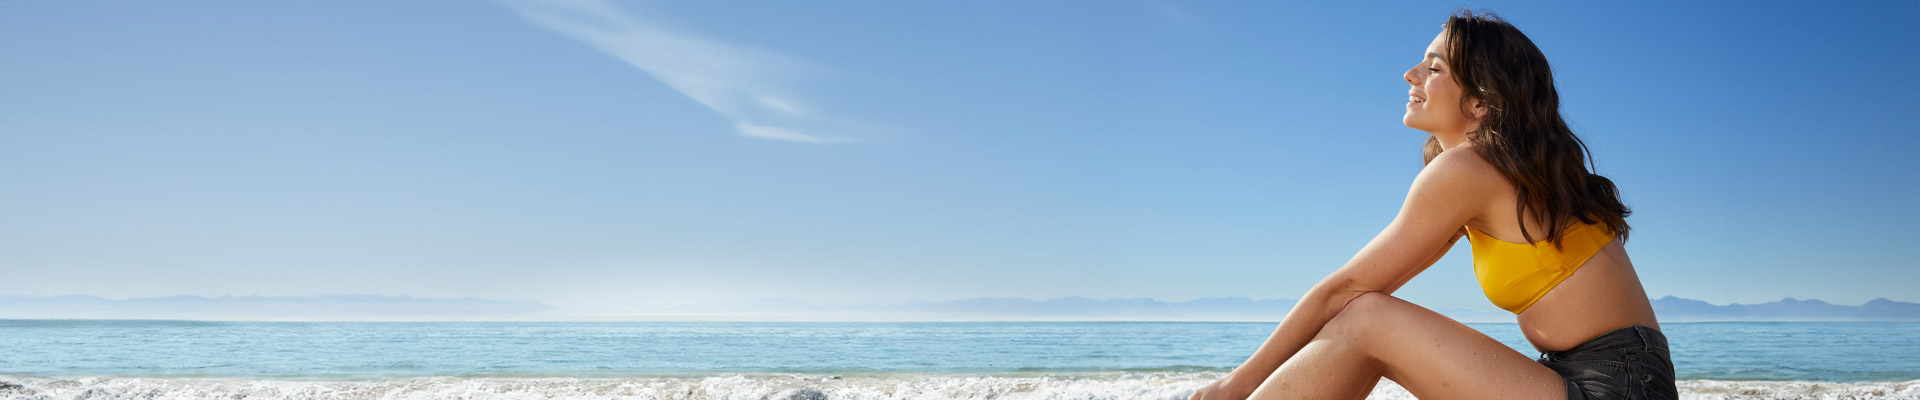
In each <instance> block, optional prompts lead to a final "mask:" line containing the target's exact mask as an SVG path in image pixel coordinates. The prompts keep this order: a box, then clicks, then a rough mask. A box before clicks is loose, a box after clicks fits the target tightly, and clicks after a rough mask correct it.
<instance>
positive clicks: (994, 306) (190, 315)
mask: <svg viewBox="0 0 1920 400" xmlns="http://www.w3.org/2000/svg"><path fill="white" fill-rule="evenodd" d="M1293 304H1294V300H1291V299H1261V300H1256V299H1250V298H1246V297H1208V298H1200V299H1195V300H1190V301H1173V302H1169V301H1160V300H1154V299H1149V298H1123V299H1108V300H1095V299H1090V298H1085V297H1061V298H1055V299H1048V300H1033V299H1027V298H1015V297H1004V298H974V299H965V300H950V301H913V302H906V303H887V304H864V305H820V304H813V303H809V302H807V301H804V300H798V299H761V300H755V301H751V302H745V303H737V304H729V305H710V306H676V307H665V308H659V309H654V310H650V311H645V312H629V313H593V314H587V313H574V312H569V311H567V310H561V309H556V308H555V307H552V306H549V305H546V304H542V303H538V302H530V301H508V300H490V299H478V298H460V299H446V298H417V297H412V296H364V295H341V296H220V297H201V296H170V297H146V298H129V299H103V298H100V297H95V296H86V295H68V296H6V295H0V319H193V320H320V321H332V320H363V321H383V320H402V321H408V320H882V321H897V320H975V321H978V320H1038V321H1265V322H1271V321H1278V320H1280V319H1281V318H1282V317H1284V316H1286V314H1287V311H1288V310H1291V309H1292V308H1293ZM1653 308H1654V311H1655V313H1657V314H1658V315H1659V316H1660V319H1661V320H1662V321H1669V322H1701V321H1920V303H1907V302H1899V301H1893V300H1888V299H1884V298H1881V299H1874V300H1873V301H1869V302H1867V303H1866V304H1863V305H1858V306H1844V305H1836V304H1832V303H1827V302H1825V301H1820V300H1797V299H1792V298H1788V299H1784V300H1780V301H1774V302H1767V303H1760V304H1728V305H1713V304H1710V303H1707V302H1705V301H1700V300H1693V299H1684V298H1679V297H1673V296H1667V297H1662V298H1659V299H1656V300H1653ZM1435 311H1438V312H1440V313H1441V314H1445V315H1447V316H1449V317H1452V318H1454V319H1457V320H1460V321H1462V322H1513V321H1514V319H1513V314H1510V313H1506V312H1504V311H1498V310H1491V311H1489V310H1470V309H1439V310H1435Z"/></svg>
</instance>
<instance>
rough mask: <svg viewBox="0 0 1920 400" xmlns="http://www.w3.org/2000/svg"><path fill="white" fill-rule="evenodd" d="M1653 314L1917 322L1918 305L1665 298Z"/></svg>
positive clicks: (1718, 318)
mask: <svg viewBox="0 0 1920 400" xmlns="http://www.w3.org/2000/svg"><path fill="white" fill-rule="evenodd" d="M1653 312H1654V313H1655V314H1658V315H1660V319H1661V320H1665V321H1920V303H1907V302H1899V301H1893V300H1887V299H1886V298H1878V299H1873V300H1872V301H1868V302H1867V303H1866V304H1862V305H1857V306H1843V305H1838V304H1833V303H1828V302H1825V301H1820V300H1815V299H1808V300H1799V299H1794V298H1791V297H1789V298H1786V299H1782V300H1780V301H1773V302H1767V303H1760V304H1728V305H1724V306H1716V305H1713V304H1708V303H1707V302H1704V301H1700V300H1693V299H1683V298H1679V297H1673V296H1667V297H1661V298H1660V299H1658V300H1654V301H1653Z"/></svg>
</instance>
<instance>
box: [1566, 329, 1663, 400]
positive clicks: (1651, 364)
mask: <svg viewBox="0 0 1920 400" xmlns="http://www.w3.org/2000/svg"><path fill="white" fill-rule="evenodd" d="M1540 364H1542V365H1546V366H1547V368H1552V369H1553V371H1554V372H1559V373H1560V377H1561V378H1565V379H1566V381H1567V398H1568V399H1571V400H1602V399H1676V398H1679V397H1680V390H1679V389H1678V388H1676V387H1674V381H1673V356H1671V355H1669V354H1668V353H1667V335H1663V334H1660V331H1657V330H1654V329H1653V328H1648V327H1645V326H1640V325H1634V326H1629V327H1625V328H1620V329H1616V330H1614V331H1613V332H1607V333H1605V334H1602V335H1600V336H1595V337H1594V338H1593V339H1588V340H1587V342H1586V343H1581V344H1580V345H1579V346H1574V347H1573V348H1571V349H1567V350H1566V351H1550V352H1546V353H1542V354H1541V355H1540Z"/></svg>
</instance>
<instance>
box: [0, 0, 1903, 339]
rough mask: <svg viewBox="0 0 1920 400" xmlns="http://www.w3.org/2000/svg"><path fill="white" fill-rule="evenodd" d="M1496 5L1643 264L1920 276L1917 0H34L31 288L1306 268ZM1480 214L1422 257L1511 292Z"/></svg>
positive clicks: (738, 293)
mask: <svg viewBox="0 0 1920 400" xmlns="http://www.w3.org/2000/svg"><path fill="white" fill-rule="evenodd" d="M1463 5H1465V6H1472V7H1476V8H1491V9H1493V10H1495V11H1497V12H1499V13H1500V14H1501V15H1503V16H1504V17H1506V18H1507V19H1509V20H1511V21H1513V22H1514V23H1515V24H1516V25H1518V26H1519V27H1520V28H1521V29H1522V30H1524V31H1526V32H1527V33H1528V35H1530V36H1531V37H1532V39H1533V40H1534V41H1535V43H1537V44H1538V45H1539V46H1540V47H1541V48H1542V49H1543V51H1544V52H1545V53H1546V54H1547V57H1548V59H1549V60H1550V62H1552V63H1553V66H1554V69H1555V73H1556V78H1557V79H1558V87H1559V90H1560V92H1561V96H1562V98H1563V99H1564V101H1565V103H1564V104H1563V111H1564V112H1565V114H1566V116H1567V117H1568V119H1569V120H1570V121H1571V123H1572V125H1573V127H1574V129H1575V130H1576V132H1577V133H1578V134H1580V135H1581V137H1582V138H1583V139H1584V140H1586V142H1587V144H1588V145H1589V146H1590V147H1591V149H1592V150H1593V156H1594V158H1595V161H1596V163H1597V165H1598V172H1599V173H1601V174H1603V175H1606V176H1608V177H1610V178H1612V179H1613V180H1614V181H1615V182H1616V183H1618V184H1619V186H1620V189H1621V190H1622V191H1623V193H1624V197H1625V200H1626V202H1627V204H1628V205H1629V206H1630V207H1632V208H1633V209H1634V210H1635V213H1634V215H1633V216H1632V217H1631V219H1630V221H1631V222H1632V223H1633V224H1634V227H1635V229H1634V232H1633V237H1632V240H1631V241H1629V242H1628V246H1627V249H1628V252H1629V254H1630V255H1631V257H1632V258H1633V261H1634V263H1635V265H1636V266H1637V267H1638V269H1639V273H1640V276H1641V277H1642V279H1643V280H1644V282H1645V284H1646V287H1647V290H1648V294H1649V295H1652V296H1654V297H1659V296H1665V295H1675V296H1681V297H1689V298H1697V299H1705V300H1708V301H1712V302H1715V303H1727V302H1747V303H1751V302H1762V301H1770V300H1777V299H1779V298H1782V297H1799V298H1808V297H1812V298H1821V299H1826V300H1829V301H1833V302H1836V303H1841V304H1859V303H1861V302H1864V301H1866V300H1868V299H1872V298H1875V297H1889V298H1892V299H1895V300H1903V301H1920V297H1916V296H1917V295H1916V294H1915V293H1916V292H1915V291H1913V290H1912V289H1911V288H1912V287H1914V286H1916V283H1920V268H1915V267H1916V261H1915V260H1920V250H1916V249H1920V246H1915V245H1913V243H1914V242H1915V241H1916V240H1920V236H1917V235H1916V233H1915V230H1914V229H1913V227H1914V226H1916V225H1920V217H1916V216H1914V213H1912V212H1910V210H1911V207H1912V205H1914V204H1920V164H1916V163H1914V162H1912V161H1913V160H1914V159H1915V154H1920V135H1916V134H1920V129H1915V128H1914V127H1913V125H1912V121H1911V119H1912V117H1911V116H1913V115H1916V113H1914V112H1913V111H1911V109H1912V108H1913V106H1912V104H1914V102H1913V101H1912V100H1911V98H1912V97H1913V96H1914V95H1915V94H1916V93H1920V73H1915V72H1914V67H1916V66H1920V4H1917V3H1915V2H1912V1H1870V2H1841V3H1809V2H1762V3H1738V4H1735V3H1718V4H1709V3H1694V4H1670V3H1665V2H1645V3H1609V4H1591V5H1587V4H1582V5H1548V4H1535V3H1520V2H1514V3H1508V2H1473V3H1462V4H1442V3H1432V2H1399V3H1389V2H1316V3H1280V2H1261V3H1256V4H1230V3H1225V2H1193V3H1182V2H1154V1H1071V2H1070V1H1060V2H1013V1H1009V2H985V3H982V2H948V3H930V2H847V1H819V2H731V1H723V2H633V3H618V4H604V3H592V2H537V1H530V2H499V3H492V2H373V1H340V2H290V3H277V2H274V3H215V2H167V3H158V2H111V3H75V2H8V3H6V4H5V5H3V6H0V54H4V55H5V56H4V58H0V59H3V60H4V61H3V62H0V187H4V188H6V189H5V191H4V193H5V195H4V196H0V273H4V274H5V275H6V277H7V279H0V294H27V295H48V294H93V295H100V296H106V297H133V296H162V295H180V294H188V295H223V294H233V295H251V294H257V295H320V294H379V295H414V296H430V297H443V296H444V297H467V296H473V297H486V298H500V299H521V300H535V301H543V302H548V303H552V304H556V305H560V306H563V307H572V308H576V309H596V310H620V309H629V308H634V307H645V306H650V305H659V304H696V303H715V302H737V301H748V300H752V299H759V298H793V299H801V300H806V301H811V302H818V303H859V302H886V301H904V300H911V299H926V300H943V299H959V298H972V297H999V296H1013V297H1029V298H1037V299H1045V298H1052V297H1060V296H1086V297H1093V298H1115V297H1151V298H1156V299H1161V300H1169V301H1178V300H1186V299H1192V298H1197V297H1220V296H1246V297H1254V298H1292V297H1296V296H1298V295H1299V293H1301V292H1303V291H1304V290H1305V289H1306V288H1307V287H1308V286H1310V285H1311V284H1312V283H1313V282H1315V281H1316V280H1318V279H1319V278H1320V277H1322V276H1324V275H1325V274H1326V273H1328V272H1330V271H1332V270H1333V269H1335V268H1337V267H1339V266H1340V265H1341V264H1342V263H1344V262H1345V261H1346V260H1347V259H1348V258H1350V257H1352V256H1353V254H1354V253H1355V252H1357V251H1358V250H1359V249H1360V248H1361V247H1362V246H1363V245H1365V244H1366V242H1367V241H1368V240H1369V239H1371V238H1372V237H1373V236H1374V235H1375V234H1376V233H1378V232H1379V230H1380V229H1382V228H1384V227H1385V225H1386V224H1387V222H1388V221H1390V220H1391V219H1392V217H1393V215H1394V214H1395V212H1396V211H1397V210H1398V207H1399V206H1400V204H1401V201H1402V200H1403V198H1404V196H1405V193H1406V189H1407V186H1408V185H1409V184H1410V183H1411V182H1412V178H1413V176H1414V175H1415V174H1416V173H1417V172H1418V171H1419V168H1420V161H1419V160H1420V158H1419V154H1420V152H1419V146H1420V144H1421V143H1422V141H1423V140H1424V137H1425V136H1424V135H1425V134H1424V133H1423V132H1419V131H1415V130H1412V129H1409V128H1406V127H1405V126H1402V125H1401V124H1400V116H1401V114H1402V113H1403V112H1404V108H1403V103H1404V102H1405V96H1404V94H1405V93H1406V90H1407V86H1406V83H1405V82H1404V81H1402V80H1401V73H1402V72H1403V71H1405V70H1406V69H1407V68H1409V67H1411V66H1412V65H1413V64H1415V63H1417V62H1418V61H1419V59H1420V55H1421V52H1422V50H1423V49H1424V48H1425V46H1426V45H1427V43H1428V42H1429V41H1430V40H1431V39H1432V38H1433V36H1434V35H1435V34H1437V33H1438V31H1439V24H1440V23H1441V22H1443V20H1444V18H1445V16H1446V15H1447V14H1448V13H1449V12H1451V11H1452V10H1454V9H1455V8H1457V7H1459V6H1463ZM1736 5H1737V6H1736ZM1467 247H1468V244H1466V243H1464V242H1463V243H1460V244H1459V245H1458V247H1456V248H1455V250H1454V252H1453V253H1452V254H1451V255H1449V257H1448V258H1447V259H1445V260H1442V261H1441V262H1440V263H1439V264H1437V265H1436V266H1435V267H1434V268H1432V269H1430V270H1428V271H1427V272H1426V273H1425V274H1423V275H1421V276H1420V277H1419V278H1417V279H1415V280H1414V281H1413V282H1412V283H1411V284H1409V285H1408V286H1407V287H1406V288H1404V289H1402V291H1401V293H1400V294H1401V295H1402V296H1403V297H1407V298H1409V299H1412V300H1414V301H1416V302H1419V303H1421V304H1426V305H1429V306H1431V307H1441V308H1479V309H1491V308H1492V307H1491V305H1490V304H1488V303H1487V302H1486V300H1485V299H1484V298H1483V297H1482V295H1481V294H1480V292H1479V290H1478V288H1477V287H1476V286H1475V284H1474V281H1473V277H1472V270H1471V268H1470V260H1469V253H1468V250H1467Z"/></svg>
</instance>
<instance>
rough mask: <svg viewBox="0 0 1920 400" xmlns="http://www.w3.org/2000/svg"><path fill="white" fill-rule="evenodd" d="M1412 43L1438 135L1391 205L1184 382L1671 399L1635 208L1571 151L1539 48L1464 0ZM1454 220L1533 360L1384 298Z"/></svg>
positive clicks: (1207, 390)
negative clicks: (1262, 327)
mask: <svg viewBox="0 0 1920 400" xmlns="http://www.w3.org/2000/svg"><path fill="white" fill-rule="evenodd" d="M1423 55H1424V57H1423V58H1422V59H1421V62H1420V65H1417V66H1415V67H1414V68H1412V69H1410V70H1408V71H1407V72H1406V74H1405V79H1406V81H1407V83H1408V84H1410V85H1412V89H1411V90H1410V91H1408V93H1407V94H1408V96H1409V100H1410V101H1408V103H1407V114H1406V116H1405V117H1404V119H1403V121H1404V122H1405V123H1406V125H1407V126H1408V127H1411V128H1414V129H1419V130H1422V131H1426V132H1428V133H1431V134H1432V135H1431V136H1430V137H1428V138H1427V143H1426V148H1425V158H1426V163H1427V164H1426V167H1424V168H1423V169H1421V171H1420V174H1419V176H1418V177H1416V178H1414V182H1413V187H1412V189H1410V190H1409V192H1408V194H1407V199H1406V202H1405V203H1404V205H1402V207H1401V209H1400V213H1399V215H1398V216H1396V217H1395V218H1394V220H1393V222H1392V223H1391V224H1388V225H1387V228H1386V230H1384V231H1382V232H1381V233H1380V234H1379V235H1378V236H1375V237H1374V238H1373V241H1371V242H1368V243H1367V245H1366V247H1364V248H1362V249H1361V250H1360V253H1359V254H1358V255H1355V256H1354V257H1353V259H1352V260H1350V261H1348V262H1347V264H1346V265H1345V266H1342V267H1340V269H1338V270H1336V271H1334V272H1333V274H1332V275H1329V276H1327V277H1326V279H1324V280H1321V281H1320V282H1319V283H1318V284H1316V285H1314V287H1313V288H1312V289H1310V290H1308V291H1307V293H1306V294H1305V295H1303V296H1301V299H1300V302H1299V303H1298V304H1297V305H1295V306H1294V308H1293V311H1291V312H1289V313H1288V314H1287V316H1286V318H1285V319H1283V320H1282V321H1281V323H1280V327H1279V328H1278V329H1276V330H1275V331H1274V332H1273V335H1272V336H1271V337H1269V338H1268V339H1267V341H1266V343H1264V344H1262V345H1261V346H1260V349H1259V350H1257V351H1256V352H1255V353H1254V354H1253V356H1252V357H1250V358H1249V359H1248V360H1247V361H1246V362H1245V363H1243V364H1241V365H1240V367H1239V368H1235V369H1234V370H1233V372H1231V373H1228V374H1227V375H1226V376H1225V377H1223V378H1221V379H1220V380H1218V381H1215V382H1213V383H1211V384H1209V385H1207V386H1205V387H1202V388H1201V389H1200V390H1199V391H1197V392H1195V393H1194V395H1193V398H1194V399H1199V400H1214V399H1233V400H1239V399H1246V398H1249V397H1251V398H1253V399H1261V400H1264V399H1282V398H1285V399H1294V398H1313V399H1354V398H1364V397H1366V395H1367V393H1368V392H1369V391H1371V390H1372V389H1373V387H1374V385H1375V384H1376V383H1377V382H1379V380H1380V378H1382V377H1385V378H1387V379H1392V380H1393V381H1394V382H1397V383H1399V384H1400V385H1401V386H1403V387H1405V388H1406V389H1407V390H1408V391H1410V392H1412V393H1413V394H1414V395H1415V396H1418V397H1420V398H1423V399H1547V398H1562V397H1564V398H1571V399H1615V398H1673V397H1677V394H1676V391H1675V388H1674V380H1673V379H1674V377H1673V364H1672V362H1671V361H1670V358H1669V356H1668V353H1667V347H1666V338H1665V336H1664V335H1662V334H1661V333H1660V324H1659V322H1658V321H1656V320H1655V319H1654V315H1653V307H1652V305H1651V304H1650V303H1649V302H1648V300H1647V295H1646V292H1645V291H1644V290H1643V289H1642V288H1641V286H1640V278H1639V277H1638V276H1637V275H1635V274H1634V270H1633V263H1632V262H1631V261H1628V259H1627V253H1626V250H1625V248H1623V247H1622V246H1621V242H1624V241H1625V240H1626V238H1627V231H1628V226H1627V222H1626V217H1627V215H1628V214H1629V213H1631V211H1629V210H1628V209H1627V207H1626V206H1625V205H1624V204H1622V203H1621V201H1620V198H1619V194H1618V193H1617V192H1616V191H1615V188H1614V185H1613V183H1612V181H1609V180H1607V179H1606V178H1603V177H1601V176H1599V175H1595V174H1591V173H1589V172H1588V171H1587V168H1586V167H1585V166H1583V165H1582V164H1583V162H1584V161H1583V160H1586V159H1587V157H1586V152H1587V150H1586V145H1585V144H1584V143H1582V142H1581V141H1580V139H1579V138H1576V137H1574V135H1573V132H1572V131H1571V130H1569V129H1568V128H1567V125H1566V123H1565V121H1563V120H1561V117H1560V110H1559V107H1560V98H1559V94H1557V93H1556V92H1555V91H1554V86H1553V74H1552V72H1551V71H1550V70H1549V69H1548V68H1547V60H1546V57H1545V56H1544V55H1542V54H1541V53H1540V50H1539V49H1538V48H1536V47H1534V45H1533V42H1532V41H1531V40H1529V39H1527V37H1526V35H1524V34H1521V33H1520V31H1519V30H1518V29H1515V28H1514V27H1513V25H1510V24H1508V23H1507V22H1505V21H1503V20H1501V19H1500V18H1499V17H1498V16H1495V15H1493V14H1478V15H1476V14H1475V13H1473V12H1472V11H1469V10H1465V9H1462V10H1460V11H1458V12H1455V13H1454V14H1453V15H1451V16H1449V18H1448V19H1447V22H1446V24H1444V25H1442V27H1441V32H1440V35H1439V36H1436V37H1435V38H1434V39H1433V42H1432V43H1431V44H1429V45H1427V49H1426V51H1425V52H1424V54H1423ZM1463 235H1464V236H1467V237H1468V239H1469V241H1470V242H1471V243H1472V247H1473V265H1474V273H1475V275H1476V276H1477V277H1478V278H1479V281H1480V285H1481V289H1482V290H1483V291H1485V292H1486V294H1487V297H1488V298H1489V299H1491V300H1493V302H1494V304H1495V305H1498V306H1500V307H1501V308H1504V309H1507V310H1508V311H1512V312H1513V313H1514V314H1515V315H1517V316H1518V318H1519V324H1520V330H1521V331H1523V332H1524V333H1525V334H1526V337H1527V341H1528V342H1531V343H1532V344H1533V346H1534V347H1535V348H1536V349H1539V350H1540V351H1541V352H1543V357H1542V358H1541V359H1539V360H1534V359H1532V358H1530V357H1528V356H1526V355H1523V354H1521V353H1519V352H1515V351H1513V349H1511V348H1508V347H1507V346H1506V345H1503V344H1501V343H1500V342H1498V341H1495V340H1493V339H1492V338H1489V337H1487V336H1486V335H1483V334H1481V333H1480V332H1477V331H1474V330H1473V329H1471V328H1468V327H1467V326H1466V325H1462V324H1460V323H1459V322H1456V321H1453V320H1451V319H1448V318H1447V317H1445V316H1442V315H1440V314H1438V313H1434V312H1433V311H1430V310H1427V309H1425V308H1422V307H1420V306H1418V305H1414V304H1413V303H1408V302H1406V301H1405V300H1400V299H1398V298H1395V297H1393V296H1392V294H1393V292H1394V290H1395V289H1398V288H1400V285H1402V284H1405V283H1406V282H1407V281H1408V280H1410V279H1413V277H1414V275H1418V274H1419V273H1420V272H1421V271H1423V270H1426V268H1427V267H1428V266H1430V265H1433V263H1434V261H1438V260H1439V259H1440V257H1441V256H1444V255H1445V254H1446V251H1447V250H1448V249H1449V248H1451V247H1453V244H1454V241H1456V240H1459V239H1460V236H1463ZM1616 239H1617V240H1616Z"/></svg>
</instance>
